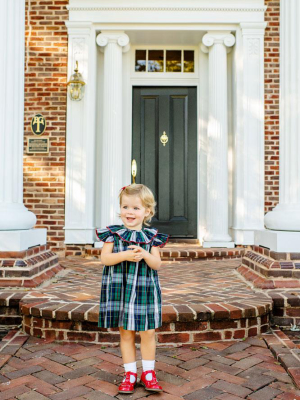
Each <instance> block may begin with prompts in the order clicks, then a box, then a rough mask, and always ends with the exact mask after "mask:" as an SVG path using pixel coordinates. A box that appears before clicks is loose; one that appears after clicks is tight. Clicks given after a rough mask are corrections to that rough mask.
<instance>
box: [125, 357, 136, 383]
mask: <svg viewBox="0 0 300 400" xmlns="http://www.w3.org/2000/svg"><path fill="white" fill-rule="evenodd" d="M124 369H125V372H128V371H131V372H135V373H136V361H135V362H132V363H127V364H124ZM124 381H125V378H124V379H123V382H124ZM130 382H131V383H134V382H135V376H133V375H130Z"/></svg>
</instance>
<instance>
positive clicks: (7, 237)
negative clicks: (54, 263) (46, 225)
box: [0, 229, 47, 252]
mask: <svg viewBox="0 0 300 400" xmlns="http://www.w3.org/2000/svg"><path fill="white" fill-rule="evenodd" d="M46 243H47V229H25V230H21V231H20V230H18V231H0V252H1V251H22V250H27V249H29V248H30V247H34V246H42V245H44V244H46Z"/></svg>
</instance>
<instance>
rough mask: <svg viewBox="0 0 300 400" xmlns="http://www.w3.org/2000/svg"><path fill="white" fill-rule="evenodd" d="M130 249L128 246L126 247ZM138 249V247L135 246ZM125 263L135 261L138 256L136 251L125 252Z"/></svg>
mask: <svg viewBox="0 0 300 400" xmlns="http://www.w3.org/2000/svg"><path fill="white" fill-rule="evenodd" d="M128 247H130V246H128ZM135 247H138V246H135ZM124 253H125V261H134V262H135V261H137V260H136V257H137V255H138V249H133V250H125V251H124Z"/></svg>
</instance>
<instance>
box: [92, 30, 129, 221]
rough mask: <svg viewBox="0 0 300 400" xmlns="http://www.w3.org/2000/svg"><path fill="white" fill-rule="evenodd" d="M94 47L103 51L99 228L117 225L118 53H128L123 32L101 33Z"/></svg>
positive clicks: (119, 177)
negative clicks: (97, 46)
mask: <svg viewBox="0 0 300 400" xmlns="http://www.w3.org/2000/svg"><path fill="white" fill-rule="evenodd" d="M97 44H98V45H99V46H100V47H101V48H103V49H104V88H103V142H102V143H103V148H102V155H101V157H102V180H101V191H102V193H103V196H102V199H101V226H107V225H110V224H119V223H120V220H119V218H118V216H117V213H118V212H119V210H120V207H119V203H118V194H119V191H120V189H121V187H122V186H123V185H122V182H123V180H122V157H123V155H122V153H123V134H122V132H123V129H122V125H123V124H122V53H123V52H125V51H128V50H129V47H130V45H129V37H128V36H127V35H126V34H125V33H124V32H123V31H102V32H101V33H100V34H99V35H98V36H97Z"/></svg>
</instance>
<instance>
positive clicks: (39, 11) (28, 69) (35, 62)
mask: <svg viewBox="0 0 300 400" xmlns="http://www.w3.org/2000/svg"><path fill="white" fill-rule="evenodd" d="M67 4H68V1H67V0H47V1H46V0H44V1H43V0H38V1H34V0H27V1H26V39H25V40H26V42H25V121H24V132H25V140H24V146H25V148H26V146H27V137H28V136H32V133H31V130H30V121H31V118H32V116H33V115H34V114H36V113H41V114H43V116H44V117H45V118H46V124H47V126H46V131H45V133H44V134H43V137H49V140H50V152H49V154H45V155H41V154H37V155H27V154H26V150H25V153H24V154H25V157H24V204H25V206H26V207H27V208H28V209H30V210H32V211H33V212H34V213H35V215H36V216H37V226H36V227H38V228H47V232H48V244H49V245H50V246H51V248H52V249H53V250H54V251H57V252H60V251H62V250H64V243H63V241H64V231H63V229H62V228H63V226H64V191H65V133H66V82H67V49H68V47H67V45H68V37H67V30H66V26H65V23H64V21H65V20H67V19H68V11H67V8H66V5H67Z"/></svg>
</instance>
